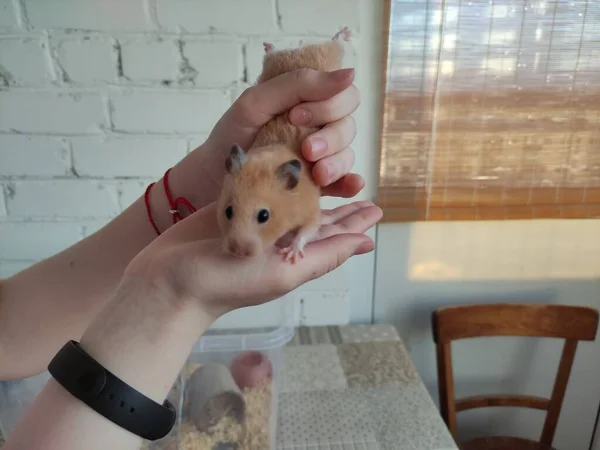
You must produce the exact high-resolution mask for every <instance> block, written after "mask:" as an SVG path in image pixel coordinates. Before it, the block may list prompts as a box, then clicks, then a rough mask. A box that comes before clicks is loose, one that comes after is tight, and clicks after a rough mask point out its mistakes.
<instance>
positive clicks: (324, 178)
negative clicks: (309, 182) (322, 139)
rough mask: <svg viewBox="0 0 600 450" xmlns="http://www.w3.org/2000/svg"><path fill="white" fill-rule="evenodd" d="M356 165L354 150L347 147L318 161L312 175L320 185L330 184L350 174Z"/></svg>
mask: <svg viewBox="0 0 600 450" xmlns="http://www.w3.org/2000/svg"><path fill="white" fill-rule="evenodd" d="M353 165H354V150H352V149H351V148H350V147H346V148H345V149H344V150H342V151H340V152H337V153H334V154H333V155H331V156H327V157H325V158H323V159H320V160H319V161H317V162H316V163H315V165H314V167H313V169H312V175H313V178H314V180H315V182H316V183H317V184H319V185H320V186H329V185H330V184H332V183H335V182H336V181H338V180H339V179H340V178H342V177H343V176H344V175H346V174H348V173H349V172H350V170H351V169H352V166H353Z"/></svg>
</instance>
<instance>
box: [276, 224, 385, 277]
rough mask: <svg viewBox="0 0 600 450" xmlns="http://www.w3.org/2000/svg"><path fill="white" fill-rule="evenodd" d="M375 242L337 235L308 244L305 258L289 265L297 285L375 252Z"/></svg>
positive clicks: (359, 237) (363, 236) (354, 235)
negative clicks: (352, 259) (357, 257)
mask: <svg viewBox="0 0 600 450" xmlns="http://www.w3.org/2000/svg"><path fill="white" fill-rule="evenodd" d="M374 247H375V244H374V243H373V240H372V239H371V238H370V237H368V236H366V235H364V234H337V235H334V236H330V237H328V238H326V239H322V240H319V241H315V242H311V243H310V244H307V246H306V249H305V256H304V258H302V259H301V260H300V261H298V262H296V264H289V263H286V264H288V265H289V267H290V270H291V271H292V272H293V274H294V278H295V279H294V281H295V283H294V284H295V285H298V286H299V285H301V284H304V283H307V282H308V281H311V280H314V279H316V278H320V277H322V276H323V275H326V274H327V273H329V272H331V271H333V270H335V269H337V268H338V267H340V266H341V265H342V264H344V263H345V262H346V261H347V260H348V259H349V258H351V257H352V256H354V255H360V254H364V253H368V252H370V251H372V250H373V248H374Z"/></svg>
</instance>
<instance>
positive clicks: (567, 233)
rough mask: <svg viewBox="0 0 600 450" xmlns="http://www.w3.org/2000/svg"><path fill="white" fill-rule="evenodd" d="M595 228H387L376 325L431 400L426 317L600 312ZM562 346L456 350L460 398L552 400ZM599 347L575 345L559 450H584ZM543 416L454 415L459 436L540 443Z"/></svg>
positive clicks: (598, 230)
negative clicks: (557, 308) (397, 345)
mask: <svg viewBox="0 0 600 450" xmlns="http://www.w3.org/2000/svg"><path fill="white" fill-rule="evenodd" d="M598 236H600V221H598V220H595V221H585V220H581V221H576V220H574V221H559V220H548V221H535V222H534V221H523V222H478V223H477V222H455V223H442V222H439V223H433V222H432V223H419V224H412V225H408V224H386V225H382V226H380V227H379V231H378V241H377V261H376V293H375V320H376V321H377V322H386V323H390V322H392V323H394V324H395V325H396V326H397V327H398V330H399V332H400V334H401V335H402V337H403V339H404V341H405V342H406V344H407V346H408V347H409V349H410V351H411V354H412V357H413V360H414V362H415V364H416V366H417V369H418V370H419V373H420V374H421V376H422V377H423V379H424V381H425V383H426V384H427V386H428V388H429V391H430V393H431V394H432V396H433V397H434V399H436V401H437V376H436V365H435V348H434V345H433V340H432V336H431V326H430V316H431V312H432V311H433V310H434V309H435V308H436V307H439V306H443V305H449V304H463V303H470V302H474V303H485V302H505V301H509V302H522V301H525V302H550V303H562V304H568V305H585V306H593V307H595V308H600V240H599V239H598ZM560 345H561V342H560V341H558V340H547V341H543V340H537V339H527V338H514V339H513V338H485V339H479V340H467V341H459V342H457V343H455V344H453V351H454V355H453V356H454V358H453V363H454V371H455V387H456V395H457V396H459V397H462V396H466V395H477V394H486V393H506V392H508V393H528V394H532V395H540V396H546V397H549V396H550V393H551V388H552V383H553V381H554V377H555V375H556V370H557V367H558V366H557V364H558V359H559V357H560V353H561V348H560ZM599 373H600V339H598V341H596V342H594V343H581V344H580V346H579V348H578V352H577V356H576V360H575V364H574V367H573V372H572V375H571V378H570V381H569V386H568V390H567V394H566V398H565V403H564V406H563V411H562V414H561V417H560V420H559V425H558V429H557V436H556V440H555V446H556V447H557V448H565V449H570V450H587V449H588V448H589V445H590V439H591V435H592V431H593V427H594V421H595V419H596V414H597V411H598V406H599V404H600V383H598V374H599ZM542 420H543V414H542V413H541V412H538V411H529V410H519V409H516V410H515V409H512V410H511V409H495V410H494V409H481V410H475V411H473V412H464V413H459V415H458V429H459V436H460V437H461V438H466V437H470V436H475V435H480V434H485V433H488V434H489V433H508V434H513V435H517V436H524V437H529V438H531V439H536V438H539V433H541V424H542Z"/></svg>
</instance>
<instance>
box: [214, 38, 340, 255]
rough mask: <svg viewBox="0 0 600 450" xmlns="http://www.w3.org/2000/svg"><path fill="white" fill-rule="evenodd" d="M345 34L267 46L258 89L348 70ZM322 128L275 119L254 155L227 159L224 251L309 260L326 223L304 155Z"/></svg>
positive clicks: (239, 153)
mask: <svg viewBox="0 0 600 450" xmlns="http://www.w3.org/2000/svg"><path fill="white" fill-rule="evenodd" d="M349 39H350V32H349V30H348V29H347V28H344V29H343V30H341V31H340V32H338V33H336V34H335V35H334V36H333V37H332V38H331V39H330V40H327V41H324V42H322V43H316V44H308V45H304V46H301V47H298V48H292V49H276V48H275V47H274V46H273V45H272V44H269V43H264V51H265V54H264V59H263V69H262V73H261V74H260V76H259V77H258V80H257V83H263V82H265V81H268V80H270V79H271V78H274V77H276V76H278V75H281V74H283V73H286V72H290V71H293V70H297V69H301V68H309V69H314V70H318V71H326V72H330V71H334V70H338V69H342V68H343V67H342V64H343V58H344V54H345V48H344V42H345V41H349ZM317 130H318V128H314V127H307V126H297V125H292V124H291V123H290V122H289V120H288V111H286V112H285V113H283V114H281V115H279V116H277V117H275V118H273V119H272V120H271V121H269V122H268V123H267V124H266V125H265V126H264V127H263V128H262V129H261V130H260V131H259V133H258V135H257V136H256V139H255V141H254V143H253V144H252V146H251V147H250V148H249V149H243V148H241V147H240V146H239V145H237V144H234V145H233V147H232V148H231V151H230V153H229V155H228V157H227V159H226V162H225V168H226V174H225V179H224V182H223V187H222V191H221V195H220V197H219V200H218V204H217V211H218V224H219V228H220V231H221V235H222V239H223V249H224V250H225V251H227V252H229V253H231V254H233V255H236V256H240V257H251V256H253V255H256V254H259V253H262V252H265V251H269V250H270V249H275V248H276V246H275V244H276V243H278V242H280V240H281V239H282V238H284V237H287V241H288V242H287V243H286V244H284V246H283V247H280V248H278V252H279V253H280V254H281V255H282V258H283V259H284V260H285V261H291V262H292V263H295V262H296V261H297V260H298V259H299V258H302V257H303V256H304V246H305V245H306V244H307V242H309V241H310V240H311V239H312V238H313V237H315V235H316V234H317V232H318V230H319V227H320V225H321V224H322V222H321V209H320V197H321V190H320V187H319V186H318V185H317V184H316V183H315V181H314V180H313V177H312V173H311V172H312V166H313V163H310V162H308V161H306V160H305V159H304V157H303V156H302V153H301V145H302V142H303V140H304V139H305V138H306V137H307V136H308V135H310V134H312V133H314V132H315V131H317Z"/></svg>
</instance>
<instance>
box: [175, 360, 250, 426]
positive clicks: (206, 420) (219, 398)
mask: <svg viewBox="0 0 600 450" xmlns="http://www.w3.org/2000/svg"><path fill="white" fill-rule="evenodd" d="M185 398H186V400H185V406H184V408H185V415H186V416H187V417H188V420H190V422H192V423H193V424H194V425H195V426H196V428H197V429H198V431H200V432H204V431H207V430H208V429H209V428H211V427H214V426H215V425H216V424H217V423H219V421H220V420H221V419H222V418H224V417H227V416H230V417H233V418H234V419H235V420H237V421H238V422H240V423H241V422H242V421H243V420H244V416H245V413H246V404H245V401H244V397H243V395H242V392H241V391H240V389H239V387H238V386H237V384H236V382H235V380H234V379H233V377H232V376H231V372H229V368H228V367H227V366H224V365H222V364H217V363H208V364H203V365H201V366H200V367H199V368H198V369H196V370H195V371H194V372H193V373H192V374H191V375H190V377H189V378H188V380H187V382H186V386H185Z"/></svg>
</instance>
